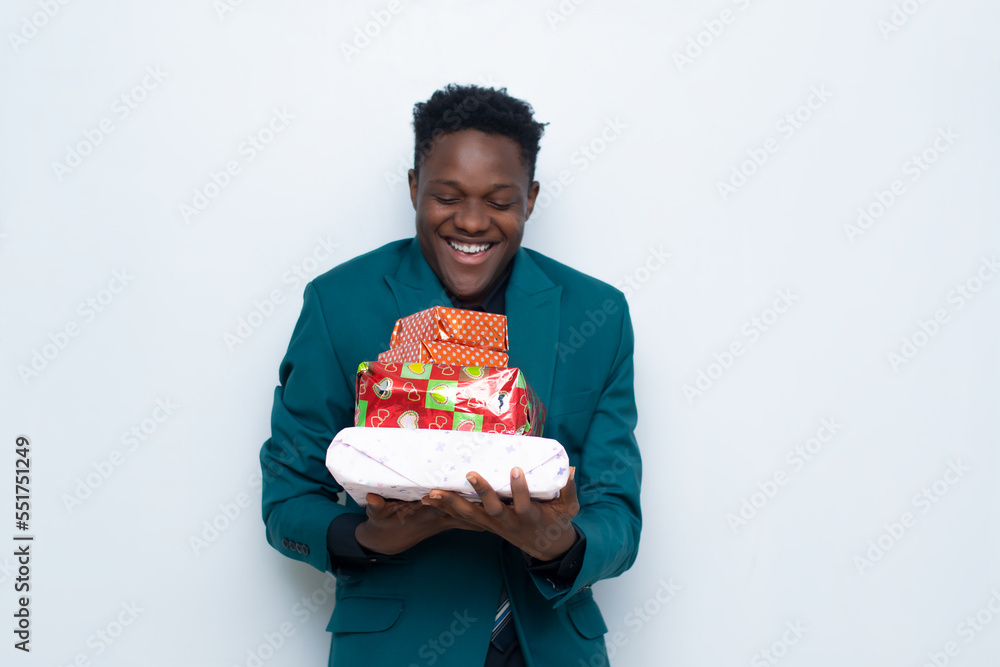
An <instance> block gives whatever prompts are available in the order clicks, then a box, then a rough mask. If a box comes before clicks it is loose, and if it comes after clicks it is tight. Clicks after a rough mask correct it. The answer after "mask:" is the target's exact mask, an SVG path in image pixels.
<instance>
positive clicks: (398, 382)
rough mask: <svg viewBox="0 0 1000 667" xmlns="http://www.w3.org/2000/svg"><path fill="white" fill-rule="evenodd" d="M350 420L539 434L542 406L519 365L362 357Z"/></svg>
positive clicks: (365, 424) (391, 425)
mask: <svg viewBox="0 0 1000 667" xmlns="http://www.w3.org/2000/svg"><path fill="white" fill-rule="evenodd" d="M356 388H357V404H356V406H355V411H354V425H355V426H359V427H375V428H386V427H389V428H403V429H435V430H456V431H483V432H489V433H507V434H517V435H521V434H524V435H541V434H542V427H543V425H544V423H545V406H543V405H542V402H541V401H540V400H539V398H538V396H537V395H536V394H535V392H534V390H533V389H532V388H531V387H530V386H529V385H528V383H527V381H526V380H525V379H524V374H523V373H521V371H520V370H519V369H517V368H488V367H483V366H452V365H449V364H425V363H407V364H401V363H382V362H378V361H372V362H362V363H361V364H360V365H359V366H358V376H357V385H356Z"/></svg>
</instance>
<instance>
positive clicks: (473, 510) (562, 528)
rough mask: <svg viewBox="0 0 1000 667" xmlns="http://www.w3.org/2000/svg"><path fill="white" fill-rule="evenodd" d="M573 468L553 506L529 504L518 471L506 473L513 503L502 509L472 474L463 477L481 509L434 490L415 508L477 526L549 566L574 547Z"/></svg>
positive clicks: (487, 487)
mask: <svg viewBox="0 0 1000 667" xmlns="http://www.w3.org/2000/svg"><path fill="white" fill-rule="evenodd" d="M575 476H576V468H570V469H569V481H567V482H566V486H564V487H563V488H562V490H561V491H560V492H559V497H558V498H556V499H554V500H546V501H540V500H532V499H531V496H530V495H529V492H528V482H527V481H526V480H525V479H524V473H523V472H522V471H521V469H520V468H514V469H513V470H511V471H510V490H511V495H512V496H513V502H512V503H511V504H510V505H507V504H505V503H504V502H503V501H502V500H500V497H499V496H498V495H497V493H496V491H494V490H493V488H492V487H491V486H490V485H489V484H487V483H486V480H484V479H483V478H482V477H480V476H479V475H478V474H477V473H475V472H470V473H469V474H468V475H466V479H468V480H469V483H470V484H471V485H472V488H474V489H475V490H476V493H477V494H479V499H480V500H481V501H482V504H481V505H480V504H477V503H471V502H469V501H468V500H466V499H465V498H463V497H462V496H460V495H458V494H457V493H453V492H451V491H442V490H440V489H434V490H433V491H431V492H430V495H429V496H425V497H424V498H422V499H421V500H420V502H422V503H424V504H425V505H427V506H429V507H433V508H437V509H439V510H441V511H442V512H446V513H447V514H448V515H449V516H451V517H452V518H454V519H457V520H461V521H464V522H466V523H468V524H471V525H474V526H479V527H480V528H481V529H485V530H488V531H490V532H491V533H495V534H497V535H499V536H500V537H502V538H504V539H505V540H507V541H508V542H510V543H511V544H513V545H514V546H516V547H518V548H519V549H521V551H523V552H524V553H526V554H528V555H529V556H532V557H533V558H537V559H538V560H543V561H547V560H555V559H556V558H559V557H560V556H562V555H563V554H565V553H566V552H567V551H569V548H570V547H572V546H573V544H574V543H576V530H574V528H573V525H572V524H571V523H570V522H571V520H572V519H573V517H575V516H576V515H577V513H578V512H579V511H580V503H579V501H578V500H577V497H576V481H575Z"/></svg>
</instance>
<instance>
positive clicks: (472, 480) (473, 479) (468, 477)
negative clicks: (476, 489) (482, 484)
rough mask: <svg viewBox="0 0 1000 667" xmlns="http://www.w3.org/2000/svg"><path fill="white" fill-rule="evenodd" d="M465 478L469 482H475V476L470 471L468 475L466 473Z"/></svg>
mask: <svg viewBox="0 0 1000 667" xmlns="http://www.w3.org/2000/svg"><path fill="white" fill-rule="evenodd" d="M465 479H467V480H469V484H475V483H476V476H475V475H473V474H471V473H470V474H468V475H466V476H465Z"/></svg>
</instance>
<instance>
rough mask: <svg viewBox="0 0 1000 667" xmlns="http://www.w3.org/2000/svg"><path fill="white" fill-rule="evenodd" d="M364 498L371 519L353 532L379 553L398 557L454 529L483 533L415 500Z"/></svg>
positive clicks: (376, 496)
mask: <svg viewBox="0 0 1000 667" xmlns="http://www.w3.org/2000/svg"><path fill="white" fill-rule="evenodd" d="M365 499H366V500H367V501H368V508H367V510H366V513H367V515H368V519H367V520H366V521H363V522H361V523H359V524H358V527H357V528H355V529H354V537H355V538H356V539H357V540H358V544H360V545H361V546H363V547H364V548H366V549H368V550H369V551H374V552H376V553H380V554H387V555H392V554H398V553H399V552H401V551H406V550H407V549H409V548H410V547H412V546H414V545H416V544H419V543H420V542H423V541H424V540H426V539H427V538H428V537H431V536H432V535H437V534H438V533H440V532H442V531H445V530H450V529H452V528H460V529H462V530H475V531H481V530H483V529H482V528H480V527H478V526H474V525H471V524H469V523H466V522H465V521H462V520H460V519H456V518H455V517H453V516H450V515H448V514H446V513H445V512H441V511H439V510H437V509H435V508H433V507H427V506H426V505H422V504H421V503H419V502H416V501H411V502H406V501H402V500H386V499H385V498H383V497H382V496H379V495H376V494H374V493H369V494H368V495H367V496H365Z"/></svg>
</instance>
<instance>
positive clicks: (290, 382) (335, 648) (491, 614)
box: [260, 85, 641, 667]
mask: <svg viewBox="0 0 1000 667" xmlns="http://www.w3.org/2000/svg"><path fill="white" fill-rule="evenodd" d="M532 113H533V112H532V109H531V107H530V106H529V105H527V104H526V103H524V102H522V101H520V100H517V99H514V98H512V97H510V96H508V95H507V94H506V90H504V89H501V90H499V91H498V90H493V89H485V88H480V87H477V86H461V87H460V86H454V85H451V86H448V87H446V88H445V89H443V90H440V91H437V92H436V93H434V95H433V96H432V97H431V98H430V99H429V100H428V101H427V102H426V103H418V104H417V105H416V106H415V108H414V120H413V125H414V130H415V135H416V136H415V139H416V142H415V143H416V149H415V155H414V168H413V169H412V170H411V171H410V172H409V183H410V198H411V200H412V202H413V207H414V209H415V211H416V237H415V238H413V239H406V240H402V241H396V242H393V243H389V244H387V245H385V246H382V247H381V248H379V249H377V250H374V251H372V252H369V253H367V254H364V255H361V256H359V257H356V258H354V259H352V260H350V261H348V262H345V263H344V264H341V265H340V266H337V267H335V268H334V269H332V270H331V271H329V272H327V273H325V274H323V275H322V276H319V277H318V278H316V279H315V280H314V281H313V282H312V283H310V284H309V285H308V286H307V287H306V290H305V297H304V303H303V307H302V313H301V315H300V317H299V321H298V323H297V324H296V326H295V330H294V332H293V334H292V340H291V343H290V344H289V347H288V351H287V353H286V355H285V358H284V360H283V361H282V363H281V367H280V370H279V379H280V385H279V386H278V387H277V388H276V389H275V394H274V407H273V411H272V416H271V422H272V434H271V438H270V439H269V440H268V441H267V442H265V443H264V446H263V448H262V449H261V454H260V459H261V466H262V470H263V473H264V488H263V502H262V505H263V516H264V523H265V524H266V527H267V539H268V541H269V542H270V544H271V545H272V546H274V548H276V549H278V550H279V551H280V552H281V553H283V554H285V555H286V556H289V557H290V558H295V559H297V560H301V561H305V562H307V563H309V564H310V565H312V566H314V567H316V568H317V569H319V570H320V571H330V572H333V573H334V575H335V576H336V577H337V590H336V604H335V608H334V611H333V616H332V618H331V619H330V623H329V626H328V627H327V629H328V630H329V631H331V632H332V633H333V641H332V646H331V656H330V664H331V665H335V666H343V667H364V666H367V665H371V666H373V667H376V666H378V667H397V666H401V667H407V666H410V665H438V666H439V667H450V666H455V667H469V666H470V665H472V666H477V665H487V666H488V667H489V666H499V665H507V666H514V665H535V666H540V667H558V666H561V665H566V666H567V667H570V666H572V667H577V666H578V665H603V664H606V662H607V654H606V651H605V645H604V634H605V633H606V632H607V627H606V626H605V624H604V621H603V619H602V617H601V613H600V610H599V609H598V608H597V605H596V603H595V602H594V598H593V593H592V592H591V590H590V587H591V585H592V584H593V583H595V582H597V581H599V580H601V579H605V578H608V577H614V576H617V575H619V574H621V573H622V572H624V571H625V570H627V569H628V568H629V567H630V566H631V565H632V563H633V561H634V560H635V557H636V552H637V550H638V545H639V532H640V526H641V516H640V510H639V485H640V479H641V471H640V459H639V451H638V447H637V445H636V441H635V437H634V435H633V431H634V428H635V424H636V407H635V396H634V390H633V363H632V350H633V337H632V326H631V321H630V319H629V315H628V306H627V304H626V302H625V299H624V296H623V295H622V293H621V292H619V291H618V290H616V289H614V288H612V287H610V286H609V285H607V284H605V283H602V282H600V281H598V280H596V279H594V278H591V277H589V276H586V275H584V274H582V273H580V272H578V271H575V270H573V269H571V268H569V267H567V266H565V265H563V264H559V263H558V262H555V261H554V260H552V259H549V258H548V257H545V256H544V255H542V254H540V253H537V252H534V251H531V250H527V249H525V248H521V238H522V236H523V233H524V225H525V222H526V221H527V219H528V217H529V216H530V215H531V211H532V208H533V206H534V203H535V198H536V197H537V195H538V188H539V186H538V182H537V181H535V180H534V172H535V158H536V156H537V154H538V142H539V139H540V138H541V135H542V132H543V130H544V127H543V125H542V124H540V123H537V122H535V121H534V120H533V118H532ZM567 233H573V232H572V230H567ZM433 305H449V306H455V307H459V308H469V309H480V310H484V311H487V312H493V313H501V314H504V315H506V317H507V322H508V329H509V342H510V350H509V352H510V363H509V365H510V366H516V367H518V368H520V369H521V370H522V371H523V372H524V374H525V376H526V377H527V378H528V381H529V382H530V383H531V384H532V386H533V387H534V389H535V391H536V393H537V394H538V396H539V398H540V399H541V400H542V402H543V403H544V404H545V406H546V407H547V410H548V416H547V418H546V422H545V431H544V435H545V436H546V437H549V438H554V439H555V440H558V441H559V442H560V443H561V444H562V445H563V447H565V449H566V451H567V453H568V455H569V458H570V463H571V465H572V466H573V467H574V471H573V473H572V474H571V478H570V481H569V482H568V484H567V486H566V487H565V488H564V489H563V490H562V491H561V493H560V497H559V498H558V499H556V500H552V501H547V502H541V501H535V500H531V499H530V498H529V496H528V493H529V490H528V488H527V486H526V483H525V480H524V476H523V474H522V472H521V470H520V469H519V468H514V469H513V470H512V471H511V488H512V492H513V496H514V497H513V501H512V502H511V503H509V504H507V503H504V502H502V501H501V500H500V499H499V498H498V497H497V495H496V493H495V492H494V491H493V489H491V488H490V487H489V485H487V484H486V483H485V481H484V480H483V479H482V478H480V477H479V476H478V475H476V473H475V460H473V462H472V463H471V464H470V469H469V471H468V473H469V475H468V479H469V481H470V483H471V484H472V486H473V487H474V488H475V489H476V492H477V493H478V494H479V497H480V500H481V503H471V502H469V501H467V500H465V499H463V498H461V497H460V496H458V495H456V494H452V493H449V492H444V491H439V490H434V491H431V492H430V494H429V496H428V497H425V498H423V499H422V500H421V501H420V502H413V503H408V502H401V501H391V500H386V499H384V498H381V497H379V496H376V495H372V494H369V496H368V502H369V505H368V507H367V509H366V510H361V509H360V508H359V507H358V505H357V504H356V503H355V502H354V501H353V500H352V499H351V498H349V497H346V494H344V492H343V490H342V488H341V487H340V486H339V485H338V484H337V482H336V480H334V479H333V478H332V476H331V475H330V474H329V472H328V471H327V470H326V467H325V455H326V448H327V446H328V445H329V443H330V441H331V440H332V439H333V436H334V435H335V434H336V433H337V432H338V431H339V430H341V429H342V428H345V427H348V426H352V425H353V418H354V379H355V371H356V369H357V366H358V364H359V363H360V362H362V361H371V360H374V359H375V358H376V357H377V356H378V353H379V352H381V351H383V348H384V347H385V344H384V343H385V341H387V338H388V333H389V332H390V331H391V329H392V326H393V324H394V323H395V321H396V320H397V319H399V318H401V317H405V316H407V315H410V314H412V313H414V312H417V311H420V310H424V309H426V308H429V307H431V306H433ZM338 499H339V500H341V501H342V502H343V504H339V503H338Z"/></svg>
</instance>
